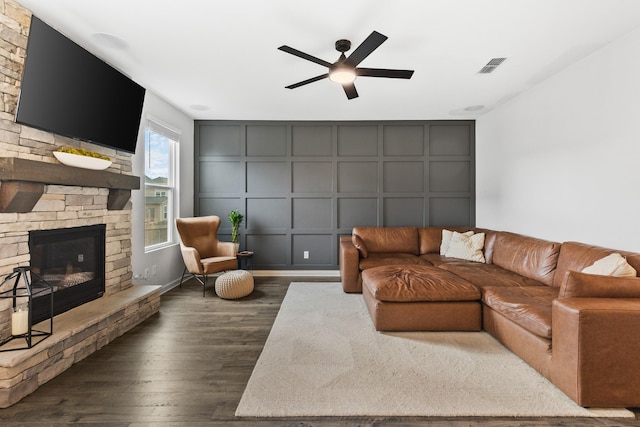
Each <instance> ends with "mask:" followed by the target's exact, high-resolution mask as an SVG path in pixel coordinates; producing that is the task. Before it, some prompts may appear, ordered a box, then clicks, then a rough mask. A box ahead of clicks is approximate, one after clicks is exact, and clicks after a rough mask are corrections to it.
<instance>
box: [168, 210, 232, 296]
mask: <svg viewBox="0 0 640 427" xmlns="http://www.w3.org/2000/svg"><path fill="white" fill-rule="evenodd" d="M176 227H177V228H178V233H179V234H180V250H181V252H182V259H183V260H184V265H185V269H184V272H183V273H182V278H181V279H180V286H182V281H183V280H184V276H185V274H186V273H187V271H188V272H189V273H191V274H193V275H194V277H195V278H196V279H197V280H198V282H200V284H202V296H204V295H205V290H206V287H207V276H208V275H209V274H212V273H218V272H221V271H226V270H235V269H237V268H238V261H237V259H236V248H235V245H234V244H233V243H231V242H220V241H218V229H219V228H220V217H218V216H215V215H211V216H202V217H195V218H176Z"/></svg>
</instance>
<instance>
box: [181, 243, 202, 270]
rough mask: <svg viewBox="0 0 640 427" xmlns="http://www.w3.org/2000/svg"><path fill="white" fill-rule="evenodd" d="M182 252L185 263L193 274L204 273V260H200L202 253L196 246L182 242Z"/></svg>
mask: <svg viewBox="0 0 640 427" xmlns="http://www.w3.org/2000/svg"><path fill="white" fill-rule="evenodd" d="M180 252H181V253H182V259H183V260H184V265H185V267H187V271H189V273H192V274H203V271H204V270H203V267H202V261H201V260H200V254H199V253H198V251H197V250H196V249H195V248H192V247H190V246H185V245H183V244H182V243H180Z"/></svg>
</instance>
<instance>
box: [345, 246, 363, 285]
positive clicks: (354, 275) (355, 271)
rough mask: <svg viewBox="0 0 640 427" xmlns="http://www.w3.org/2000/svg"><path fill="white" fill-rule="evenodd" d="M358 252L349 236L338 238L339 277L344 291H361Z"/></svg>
mask: <svg viewBox="0 0 640 427" xmlns="http://www.w3.org/2000/svg"><path fill="white" fill-rule="evenodd" d="M359 265H360V254H359V252H358V249H356V247H355V246H354V245H353V242H352V241H351V236H349V237H341V238H340V278H341V280H342V289H343V290H344V291H345V292H354V293H358V292H362V282H361V281H360V267H359Z"/></svg>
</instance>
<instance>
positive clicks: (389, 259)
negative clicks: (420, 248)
mask: <svg viewBox="0 0 640 427" xmlns="http://www.w3.org/2000/svg"><path fill="white" fill-rule="evenodd" d="M384 265H431V264H430V263H429V262H428V261H426V260H423V259H422V258H420V257H418V256H416V255H412V254H407V253H402V252H369V256H368V257H367V258H361V259H360V270H368V269H370V268H375V267H380V266H384Z"/></svg>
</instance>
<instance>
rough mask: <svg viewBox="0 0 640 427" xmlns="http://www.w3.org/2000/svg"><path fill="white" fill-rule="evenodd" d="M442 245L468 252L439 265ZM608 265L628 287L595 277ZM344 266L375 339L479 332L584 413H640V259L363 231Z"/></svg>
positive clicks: (345, 241) (434, 232) (349, 245)
mask: <svg viewBox="0 0 640 427" xmlns="http://www.w3.org/2000/svg"><path fill="white" fill-rule="evenodd" d="M443 235H446V236H449V237H450V236H453V238H452V240H451V241H452V242H453V241H454V240H455V242H456V243H459V242H461V241H462V242H463V243H464V244H463V245H462V246H460V245H456V250H460V249H459V248H460V247H462V250H463V253H461V257H457V256H451V254H452V253H453V254H454V255H456V252H455V251H453V252H452V251H449V252H444V253H446V254H447V255H448V256H447V255H444V254H441V252H442V251H443V250H444V251H446V250H447V249H445V248H444V243H445V242H444V241H443ZM473 236H475V237H473ZM472 238H473V239H476V240H477V241H478V242H479V241H480V240H482V242H481V243H482V245H481V248H478V245H477V244H476V245H475V246H474V245H473V244H470V243H469V242H470V239H472ZM444 240H445V241H446V240H447V239H444ZM465 245H466V246H465ZM468 246H470V247H471V248H469V247H468ZM467 249H468V253H467V252H464V251H466V250H467ZM611 260H615V262H616V263H618V260H621V261H620V262H619V264H621V266H618V264H616V265H615V266H614V267H615V269H616V272H617V271H619V270H620V269H623V270H624V274H625V275H626V277H616V276H609V275H604V274H603V273H602V271H600V269H599V268H596V267H597V266H598V265H600V266H602V265H604V264H606V265H605V267H606V268H610V267H611ZM339 262H340V274H341V279H342V285H343V289H344V291H345V292H348V293H362V294H363V298H364V300H365V302H366V305H367V308H368V310H369V313H370V315H371V318H372V321H373V323H374V326H375V328H376V329H377V330H384V331H403V330H405V331H406V330H412V331H415V330H427V331H443V330H453V331H464V330H466V331H478V330H481V329H482V330H485V331H486V332H488V333H489V334H491V335H492V336H494V337H495V338H496V339H497V340H499V341H500V342H501V343H502V344H503V345H505V346H506V347H507V348H509V349H510V350H511V351H512V352H514V353H515V354H516V355H518V356H519V357H520V358H522V359H523V360H524V361H525V362H527V363H528V364H529V365H531V366H532V367H533V368H534V369H536V370H537V371H538V372H540V373H541V374H542V375H543V376H545V377H546V378H548V379H549V380H551V381H552V382H553V383H554V384H555V385H556V386H557V387H558V388H560V389H561V390H562V391H563V392H565V393H566V394H567V395H568V396H569V397H570V398H572V399H573V400H574V401H575V402H577V403H578V404H579V405H581V406H586V407H640V356H639V355H640V278H638V277H636V276H637V271H640V254H638V253H632V252H626V251H616V250H613V249H607V248H602V247H598V246H592V245H588V244H584V243H578V242H566V243H558V242H552V241H547V240H542V239H537V238H533V237H529V236H524V235H520V234H516V233H511V232H504V231H495V230H487V229H481V228H463V227H447V228H443V227H422V228H421V227H356V228H354V229H353V233H352V235H351V236H348V237H342V238H341V241H340V261H339ZM620 271H621V270H620ZM593 272H595V273H597V274H592V273H593ZM605 274H611V272H606V273H605Z"/></svg>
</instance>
